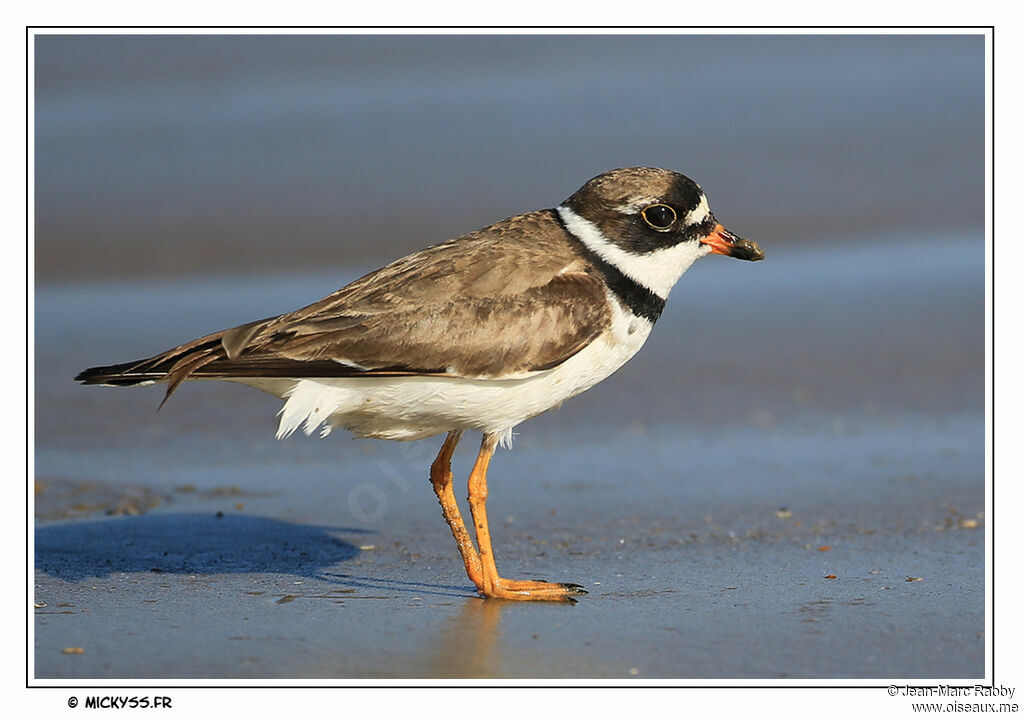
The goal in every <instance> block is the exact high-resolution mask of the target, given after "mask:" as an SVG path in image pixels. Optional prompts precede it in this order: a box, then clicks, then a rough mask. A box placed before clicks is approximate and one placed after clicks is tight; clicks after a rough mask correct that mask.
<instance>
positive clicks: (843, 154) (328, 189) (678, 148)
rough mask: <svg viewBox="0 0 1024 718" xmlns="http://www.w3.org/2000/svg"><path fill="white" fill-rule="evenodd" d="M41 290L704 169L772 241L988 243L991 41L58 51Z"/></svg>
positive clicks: (501, 212) (340, 241)
mask: <svg viewBox="0 0 1024 718" xmlns="http://www.w3.org/2000/svg"><path fill="white" fill-rule="evenodd" d="M35 62H36V85H35V88H36V105H35V131H36V156H35V160H36V229H37V234H36V266H37V277H38V278H40V279H43V280H48V281H60V280H66V279H74V278H78V277H90V276H100V275H105V276H111V275H117V276H126V275H131V274H140V273H141V274H153V273H165V274H166V273H178V274H192V273H196V272H203V273H208V272H214V273H222V272H225V271H228V272H232V271H235V272H237V271H253V270H260V269H263V270H265V269H267V268H271V267H278V266H281V264H282V262H284V263H285V264H287V266H291V267H310V266H321V265H322V264H323V263H324V262H331V263H337V264H351V263H353V262H360V263H363V262H365V263H367V264H376V263H379V262H381V261H384V260H385V259H387V258H391V257H395V256H399V255H401V254H402V253H404V252H407V251H410V250H413V249H417V248H420V247H422V246H425V245H427V244H432V243H435V242H437V241H441V240H443V239H446V238H448V237H449V236H455V235H457V234H461V233H464V232H466V231H470V230H472V229H475V228H477V227H480V226H484V225H486V224H489V223H491V222H493V221H495V220H497V219H500V218H501V217H504V216H508V215H511V214H517V213H519V212H523V211H526V210H531V209H539V208H542V207H550V206H554V205H555V204H557V203H558V202H559V201H561V200H562V199H564V198H565V197H567V196H568V195H569V194H571V193H572V192H573V191H574V190H575V189H576V188H577V187H578V186H579V185H581V184H582V183H583V182H584V181H585V180H586V179H588V178H589V177H591V176H593V175H595V174H598V173H600V172H603V171H605V170H608V169H611V168H613V167H617V166H627V165H644V164H647V165H656V166H664V167H669V168H671V169H676V170H679V171H682V172H684V173H686V174H688V175H691V176H692V177H693V178H694V179H696V180H697V181H698V182H700V183H701V184H702V185H703V186H704V188H705V189H706V190H707V192H708V194H709V196H710V198H711V202H712V206H713V208H715V210H716V213H717V214H718V215H719V217H720V218H721V219H722V220H723V221H724V222H725V223H726V225H727V226H729V227H731V228H733V229H734V230H735V231H737V232H740V233H742V234H747V235H750V236H754V237H756V238H757V239H758V240H760V241H762V242H764V243H766V244H769V245H774V246H777V245H778V244H779V243H780V242H783V241H787V242H788V241H795V240H802V241H810V240H817V239H821V238H841V237H843V236H848V235H850V234H858V233H873V234H876V235H878V236H885V235H886V234H887V233H889V232H905V231H912V232H915V233H919V234H921V233H928V232H932V231H950V230H953V229H959V230H966V229H974V230H977V229H980V227H981V223H982V219H983V187H984V164H983V142H984V124H983V123H984V110H983V97H984V94H983V79H984V63H983V39H982V37H981V36H980V35H978V36H911V35H902V36H901V35H890V36H870V35H860V36H756V35H753V36H685V35H683V36H600V35H592V36H573V37H566V36H495V37H472V36H468V37H465V36H463V37H460V36H428V37H417V36H407V37H406V36H403V37H395V36H375V37H372V36H310V37H297V36H288V37H272V36H269V37H266V36H254V37H239V36H227V37H226V36H199V37H197V36H135V37H133V36H97V37H88V36H40V37H38V38H37V39H36V45H35Z"/></svg>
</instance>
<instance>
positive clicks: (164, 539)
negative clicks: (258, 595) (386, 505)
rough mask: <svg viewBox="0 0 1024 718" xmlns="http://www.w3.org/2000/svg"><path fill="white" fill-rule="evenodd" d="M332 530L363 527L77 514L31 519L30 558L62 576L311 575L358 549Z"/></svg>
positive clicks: (246, 519)
mask: <svg viewBox="0 0 1024 718" xmlns="http://www.w3.org/2000/svg"><path fill="white" fill-rule="evenodd" d="M335 533H369V532H368V531H365V530H362V529H352V528H341V527H325V526H305V525H299V524H293V523H288V522H285V521H278V520H275V519H268V518H261V517H254V516H227V515H214V514H198V513H183V514H178V513H176V514H146V515H142V516H128V517H118V518H111V519H103V520H97V521H76V522H74V523H64V524H54V525H48V526H38V527H36V529H35V565H36V568H37V569H38V570H40V571H43V572H45V573H47V574H49V575H51V576H54V577H56V578H60V579H63V580H65V581H81V580H82V579H85V578H90V577H97V578H101V577H104V576H108V575H110V574H113V573H133V572H142V571H149V572H155V573H171V574H213V573H257V572H263V573H284V574H292V575H298V576H314V575H316V574H318V573H320V572H321V571H322V570H323V568H324V567H327V566H333V565H334V564H337V563H340V562H343V561H349V560H351V559H352V558H353V557H354V556H356V555H357V554H358V553H359V548H358V547H357V546H356V545H354V544H352V543H349V542H348V541H345V540H343V539H341V538H338V537H337V536H335V535H333V534H335Z"/></svg>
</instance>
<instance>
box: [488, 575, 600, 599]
mask: <svg viewBox="0 0 1024 718" xmlns="http://www.w3.org/2000/svg"><path fill="white" fill-rule="evenodd" d="M478 591H479V593H480V595H481V596H483V597H484V598H502V599H505V600H506V601H561V602H564V603H576V599H575V598H573V596H582V595H585V594H586V593H587V592H586V591H584V590H583V586H580V585H579V584H578V583H552V582H550V581H516V580H512V579H507V578H499V579H498V580H497V581H496V582H495V584H494V585H493V586H492V587H487V586H483V587H480V588H478Z"/></svg>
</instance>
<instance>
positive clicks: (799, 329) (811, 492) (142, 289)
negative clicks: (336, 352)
mask: <svg viewBox="0 0 1024 718" xmlns="http://www.w3.org/2000/svg"><path fill="white" fill-rule="evenodd" d="M765 250H766V252H767V254H768V259H767V260H766V261H765V262H762V263H758V264H756V265H749V264H743V263H739V262H730V261H728V260H726V259H724V258H710V259H707V260H704V261H702V262H701V263H699V264H698V265H697V266H695V267H694V268H693V269H692V270H690V272H689V273H687V275H686V276H685V277H684V279H683V281H682V282H681V283H680V285H679V286H678V287H677V288H676V290H675V292H674V293H673V296H672V298H671V300H670V301H669V305H668V309H667V310H666V313H665V315H664V316H663V318H662V319H661V320H660V321H659V324H658V326H657V327H656V329H655V331H654V334H653V335H652V338H651V339H650V340H649V342H648V345H647V346H646V347H645V348H644V349H643V350H642V351H641V352H640V354H639V355H638V356H637V357H636V358H634V359H633V360H632V361H631V362H630V363H629V364H628V365H627V366H626V367H625V368H624V369H623V370H621V371H620V372H619V373H618V374H617V375H616V376H614V377H612V378H611V379H609V380H608V381H606V382H604V383H603V384H601V385H600V386H598V387H597V388H595V389H593V390H591V391H590V392H588V393H587V394H584V395H583V396H581V397H578V398H576V399H574V400H572V401H570V402H568V403H567V404H566V405H565V406H564V407H562V408H561V409H560V410H558V411H555V412H550V413H548V414H546V415H544V416H542V417H538V418H537V419H535V420H533V421H530V422H527V423H526V424H524V425H522V426H521V427H520V429H519V433H520V436H519V437H518V438H517V441H516V445H515V448H514V449H513V450H512V451H500V452H499V453H498V455H497V456H496V458H495V461H494V463H493V464H492V473H491V498H490V502H489V509H490V514H491V517H492V525H493V526H492V529H493V534H494V537H495V541H496V552H497V558H498V561H499V568H500V569H501V570H502V572H503V573H504V574H506V575H508V576H510V577H538V578H546V579H551V580H565V581H574V582H577V583H582V584H585V585H586V587H587V589H588V590H589V591H590V593H589V595H587V596H584V597H582V598H581V600H580V602H579V603H578V604H577V605H574V606H570V605H545V604H534V605H519V604H509V603H500V602H489V601H483V600H480V599H478V598H475V597H474V594H473V592H472V590H471V586H470V584H469V582H468V580H467V579H466V577H465V575H464V573H463V570H462V566H461V562H460V561H459V559H458V555H457V552H456V550H455V547H454V545H453V543H452V540H451V536H450V534H449V533H448V530H447V528H446V527H445V525H444V523H443V521H442V520H441V517H440V511H439V509H438V507H437V505H436V501H435V499H434V496H433V493H432V491H431V490H430V486H429V483H428V481H427V479H426V470H427V466H428V465H429V462H430V460H431V458H432V456H433V453H434V452H435V451H436V449H437V446H438V445H439V443H440V440H439V439H432V440H426V441H421V442H415V443H411V444H399V443H393V442H377V441H362V440H350V439H349V438H348V437H347V436H346V435H343V434H342V435H336V436H332V437H330V438H328V439H326V440H322V441H321V440H318V439H308V438H305V437H293V438H291V439H289V440H286V441H283V442H277V441H274V439H273V433H274V429H275V426H276V420H275V413H276V411H277V409H278V408H279V402H278V401H277V400H275V399H273V398H272V397H269V396H266V395H262V394H260V393H258V392H255V391H252V390H250V389H246V388H244V387H239V386H233V385H220V384H212V383H211V384H206V383H203V384H190V385H186V386H185V387H183V388H182V389H181V390H180V391H179V393H178V394H177V395H176V396H175V397H174V399H173V400H172V401H170V402H169V403H168V404H167V406H165V408H164V409H163V410H161V411H160V412H159V413H157V412H156V411H155V409H156V406H157V404H158V403H159V400H160V397H161V393H162V389H160V388H158V387H151V388H147V389H135V390H115V389H108V388H96V387H80V386H77V385H75V384H74V383H73V382H72V381H71V377H73V376H74V374H75V373H76V372H77V371H78V370H80V369H82V368H84V367H85V366H89V365H93V364H100V363H108V362H113V361H123V360H128V359H132V358H136V357H141V356H144V355H147V354H150V353H154V352H156V351H159V350H162V349H165V348H167V347H169V346H172V345H174V344H176V343H178V342H180V341H184V340H187V339H190V338H192V337H193V336H198V335H199V334H201V333H204V332H207V331H211V330H215V329H219V328H222V327H225V326H231V325H234V324H238V323H241V322H244V321H247V320H251V319H253V318H255V317H259V316H266V315H269V314H274V313H277V312H281V311H285V310H288V309H292V308H295V307H297V306H299V305H301V304H304V303H308V302H309V301H312V300H314V299H316V298H318V297H319V296H321V295H322V294H325V293H326V292H328V291H330V290H332V289H334V288H335V287H337V286H340V285H341V284H342V283H343V282H344V281H347V280H348V279H351V278H352V277H353V276H355V274H356V273H357V270H355V269H353V270H351V271H349V272H339V273H338V274H337V275H336V276H326V275H317V276H313V277H295V278H292V279H287V278H281V277H263V278H260V277H251V276H250V277H246V278H227V277H222V278H220V279H210V278H206V279H202V280H197V279H193V280H178V281H164V282H158V283H144V282H141V281H136V282H122V283H87V284H60V285H48V286H43V287H40V288H39V289H38V290H37V293H36V298H35V299H36V371H37V378H38V379H39V381H37V384H36V389H35V391H36V396H35V399H36V426H35V430H36V447H35V474H36V482H37V494H36V507H37V520H36V527H35V532H34V539H35V556H36V586H35V601H36V604H37V608H36V616H35V626H34V628H35V646H34V662H35V663H34V675H35V676H36V677H37V678H40V679H69V678H90V679H91V678H125V679H127V678H149V679H166V678H191V679H200V678H214V679H225V678H322V679H336V678H415V677H448V678H481V677H482V678H505V677H507V678H532V679H540V678H556V679H557V678H590V677H593V678H616V679H623V680H626V679H638V680H640V679H654V678H684V679H690V678H692V679H714V678H747V679H750V678H805V679H809V678H830V679H839V678H879V679H882V678H885V679H889V678H918V679H925V678H943V679H952V678H964V679H968V678H980V677H982V676H983V675H984V672H985V658H984V642H985V636H984V626H985V624H984V545H985V532H986V520H985V515H984V513H983V512H984V347H983V341H984V322H983V318H984V294H983V292H984V289H983V285H984V281H983V279H984V277H983V256H984V252H983V247H982V243H981V239H980V237H973V236H959V235H955V236H948V237H935V236H931V237H928V238H924V237H903V238H902V239H901V242H900V244H899V251H895V250H894V249H893V246H892V244H891V243H882V242H881V241H878V240H876V239H873V238H871V237H862V238H857V239H856V240H855V241H853V240H851V241H848V242H845V243H832V244H821V245H819V246H815V247H810V246H803V247H801V246H798V245H789V246H786V247H784V248H772V247H771V246H765ZM115 317H116V322H115V321H112V320H113V319H114V318H115ZM475 448H476V446H475V438H474V437H467V439H466V440H464V442H463V446H461V447H460V450H459V452H458V453H457V455H456V472H457V473H461V474H462V475H465V473H467V472H468V470H469V466H470V464H471V462H472V456H473V454H474V451H475ZM457 493H458V495H460V496H461V495H462V494H463V492H462V491H461V490H460V491H459V492H457ZM66 649H81V651H80V652H79V651H77V650H76V651H73V652H65V650H66Z"/></svg>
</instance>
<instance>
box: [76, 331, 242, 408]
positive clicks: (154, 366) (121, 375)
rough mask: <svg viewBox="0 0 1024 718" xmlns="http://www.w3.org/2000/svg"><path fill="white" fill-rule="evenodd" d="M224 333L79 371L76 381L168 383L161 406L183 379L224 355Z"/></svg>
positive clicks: (118, 383) (104, 383)
mask: <svg viewBox="0 0 1024 718" xmlns="http://www.w3.org/2000/svg"><path fill="white" fill-rule="evenodd" d="M223 334H224V333H223V332H218V333H216V334H211V335H209V336H206V337H203V338H201V339H196V340H195V341H193V342H189V343H188V344H183V345H182V346H180V347H175V348H174V349H171V350H169V351H166V352H163V353H162V354H157V355H156V356H153V357H150V358H148V359H140V360H138V361H133V362H126V363H124V364H112V365H111V366H95V367H91V368H89V369H86V370H85V371H82V372H80V373H79V374H78V376H76V377H75V381H80V382H82V383H83V384H99V385H102V386H145V385H147V384H156V383H158V382H167V392H166V394H164V398H163V401H161V402H160V406H163V405H164V404H165V403H166V402H167V400H168V399H169V398H170V396H171V394H173V393H174V390H175V389H177V388H178V387H179V386H181V383H182V382H183V381H185V379H187V378H188V377H189V376H191V375H192V374H195V372H196V371H197V370H199V369H201V368H202V367H203V366H205V365H207V364H210V363H211V362H214V361H216V360H218V359H222V358H224V357H225V356H226V354H225V351H224V347H223V345H222V343H221V337H222V335H223Z"/></svg>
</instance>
